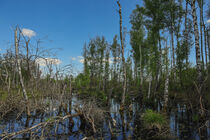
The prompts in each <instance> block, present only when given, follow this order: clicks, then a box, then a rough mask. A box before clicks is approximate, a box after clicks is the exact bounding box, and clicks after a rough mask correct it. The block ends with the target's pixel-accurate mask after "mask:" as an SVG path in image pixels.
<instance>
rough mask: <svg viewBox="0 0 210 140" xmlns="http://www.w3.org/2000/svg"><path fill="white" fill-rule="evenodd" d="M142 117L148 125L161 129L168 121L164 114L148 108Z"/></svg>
mask: <svg viewBox="0 0 210 140" xmlns="http://www.w3.org/2000/svg"><path fill="white" fill-rule="evenodd" d="M142 119H143V121H144V123H145V125H146V126H147V127H151V128H152V127H157V128H159V129H161V128H162V127H163V126H164V125H165V124H166V123H167V120H166V117H165V116H164V115H163V114H160V113H158V112H154V111H153V110H151V109H147V110H146V111H145V113H144V114H143V116H142Z"/></svg>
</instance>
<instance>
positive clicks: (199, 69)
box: [191, 0, 202, 87]
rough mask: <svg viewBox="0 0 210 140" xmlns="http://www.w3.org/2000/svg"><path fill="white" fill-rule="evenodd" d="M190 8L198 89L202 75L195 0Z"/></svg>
mask: <svg viewBox="0 0 210 140" xmlns="http://www.w3.org/2000/svg"><path fill="white" fill-rule="evenodd" d="M191 6H192V17H193V25H194V36H195V51H196V68H197V80H198V83H199V87H200V84H201V80H202V73H201V60H200V44H199V32H198V22H197V15H196V8H195V0H192V1H191Z"/></svg>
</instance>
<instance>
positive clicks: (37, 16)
mask: <svg viewBox="0 0 210 140" xmlns="http://www.w3.org/2000/svg"><path fill="white" fill-rule="evenodd" d="M136 4H140V0H121V5H122V16H123V26H124V27H126V28H127V30H129V29H130V28H131V25H130V23H129V16H130V14H131V13H132V10H133V9H134V8H135V7H136ZM117 9H118V6H117V4H116V0H0V25H1V26H0V31H1V32H0V48H1V50H2V51H3V50H6V48H8V47H9V46H11V44H13V42H14V39H13V37H14V34H13V29H14V28H15V26H16V25H17V24H18V25H19V26H20V28H26V29H30V30H33V31H34V32H35V33H36V36H34V37H32V39H34V40H35V39H43V41H44V42H43V43H42V44H41V46H43V47H45V48H61V49H60V50H59V51H57V58H59V59H61V61H62V64H68V63H70V61H75V62H76V61H77V59H78V58H79V57H80V56H81V55H82V48H83V45H84V43H85V42H88V41H89V40H90V39H91V38H94V37H96V36H105V38H106V40H107V41H108V42H109V43H111V42H112V40H113V37H114V35H116V34H119V15H118V12H117ZM127 36H128V35H127ZM126 44H127V50H128V49H129V47H130V45H129V38H128V37H127V41H126ZM72 59H73V60H72ZM75 59H76V60H75ZM76 63H77V62H76Z"/></svg>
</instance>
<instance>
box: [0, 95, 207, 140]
mask: <svg viewBox="0 0 210 140" xmlns="http://www.w3.org/2000/svg"><path fill="white" fill-rule="evenodd" d="M44 102H46V103H47V107H46V109H45V111H44V112H39V111H38V110H37V111H34V112H33V113H32V117H30V118H29V117H27V116H26V115H24V114H23V115H22V116H20V117H19V118H18V119H16V116H15V117H14V115H12V114H11V115H8V116H7V117H6V118H5V119H4V120H1V121H0V134H2V133H3V132H8V133H11V132H15V131H19V130H22V129H24V128H27V127H31V126H34V125H36V124H38V123H40V122H44V121H47V120H48V119H49V118H52V117H53V116H56V115H58V114H60V115H63V116H64V115H66V113H65V112H71V113H72V114H74V113H75V110H74V106H75V105H77V104H80V101H79V100H78V99H77V97H73V98H72V101H69V100H65V101H63V103H64V104H66V109H64V108H63V107H61V106H60V105H61V103H60V102H58V101H57V100H53V99H46V100H45V101H44ZM110 102H111V106H110V109H109V111H110V113H108V116H109V119H105V120H104V121H102V122H101V127H100V128H98V130H100V131H99V132H98V134H94V135H93V133H91V132H90V128H87V127H86V126H83V124H82V122H81V120H80V117H74V118H73V119H66V120H65V121H63V122H61V123H59V125H58V126H57V127H58V129H57V131H56V133H55V127H56V126H55V125H53V126H50V127H49V129H46V130H45V132H44V134H45V138H46V137H47V138H48V139H83V138H84V137H91V136H92V137H94V138H96V139H107V140H108V139H119V140H121V139H140V137H141V139H144V138H142V136H143V135H141V133H142V131H141V128H142V124H141V122H140V121H139V118H140V116H141V114H142V112H143V111H144V110H143V109H142V107H140V106H139V104H138V103H136V102H133V103H132V105H131V106H130V107H129V108H130V111H127V112H123V113H119V109H120V105H119V103H117V102H116V101H115V100H114V99H112V100H111V101H110ZM159 109H160V107H159V106H157V110H159ZM110 120H115V121H116V125H113V124H112V125H110ZM123 120H124V121H123ZM123 124H124V125H123ZM207 125H208V128H206V127H204V128H201V129H200V131H199V127H200V125H199V124H198V123H195V122H193V121H192V117H191V114H190V113H189V112H188V111H187V110H186V107H185V106H184V105H183V106H180V105H177V107H174V109H173V110H172V111H171V113H170V114H169V128H170V134H171V135H172V136H173V137H171V138H170V139H172V140H176V139H181V140H200V139H204V140H209V139H210V129H209V127H210V123H208V124H207ZM110 126H111V131H112V135H111V133H110ZM41 131H42V130H39V131H37V133H35V134H36V135H37V136H38V137H34V138H35V139H39V138H40V136H41V135H42V133H41ZM35 134H23V135H19V136H17V138H30V136H31V135H32V136H35Z"/></svg>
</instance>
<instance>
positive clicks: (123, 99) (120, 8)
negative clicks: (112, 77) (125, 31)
mask: <svg viewBox="0 0 210 140" xmlns="http://www.w3.org/2000/svg"><path fill="white" fill-rule="evenodd" d="M117 4H118V6H119V16H120V42H121V48H122V49H121V55H122V63H123V80H124V81H123V95H122V101H121V105H122V106H121V107H122V108H123V106H124V104H125V92H126V66H125V57H124V42H123V35H122V7H121V4H120V2H119V1H117Z"/></svg>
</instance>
